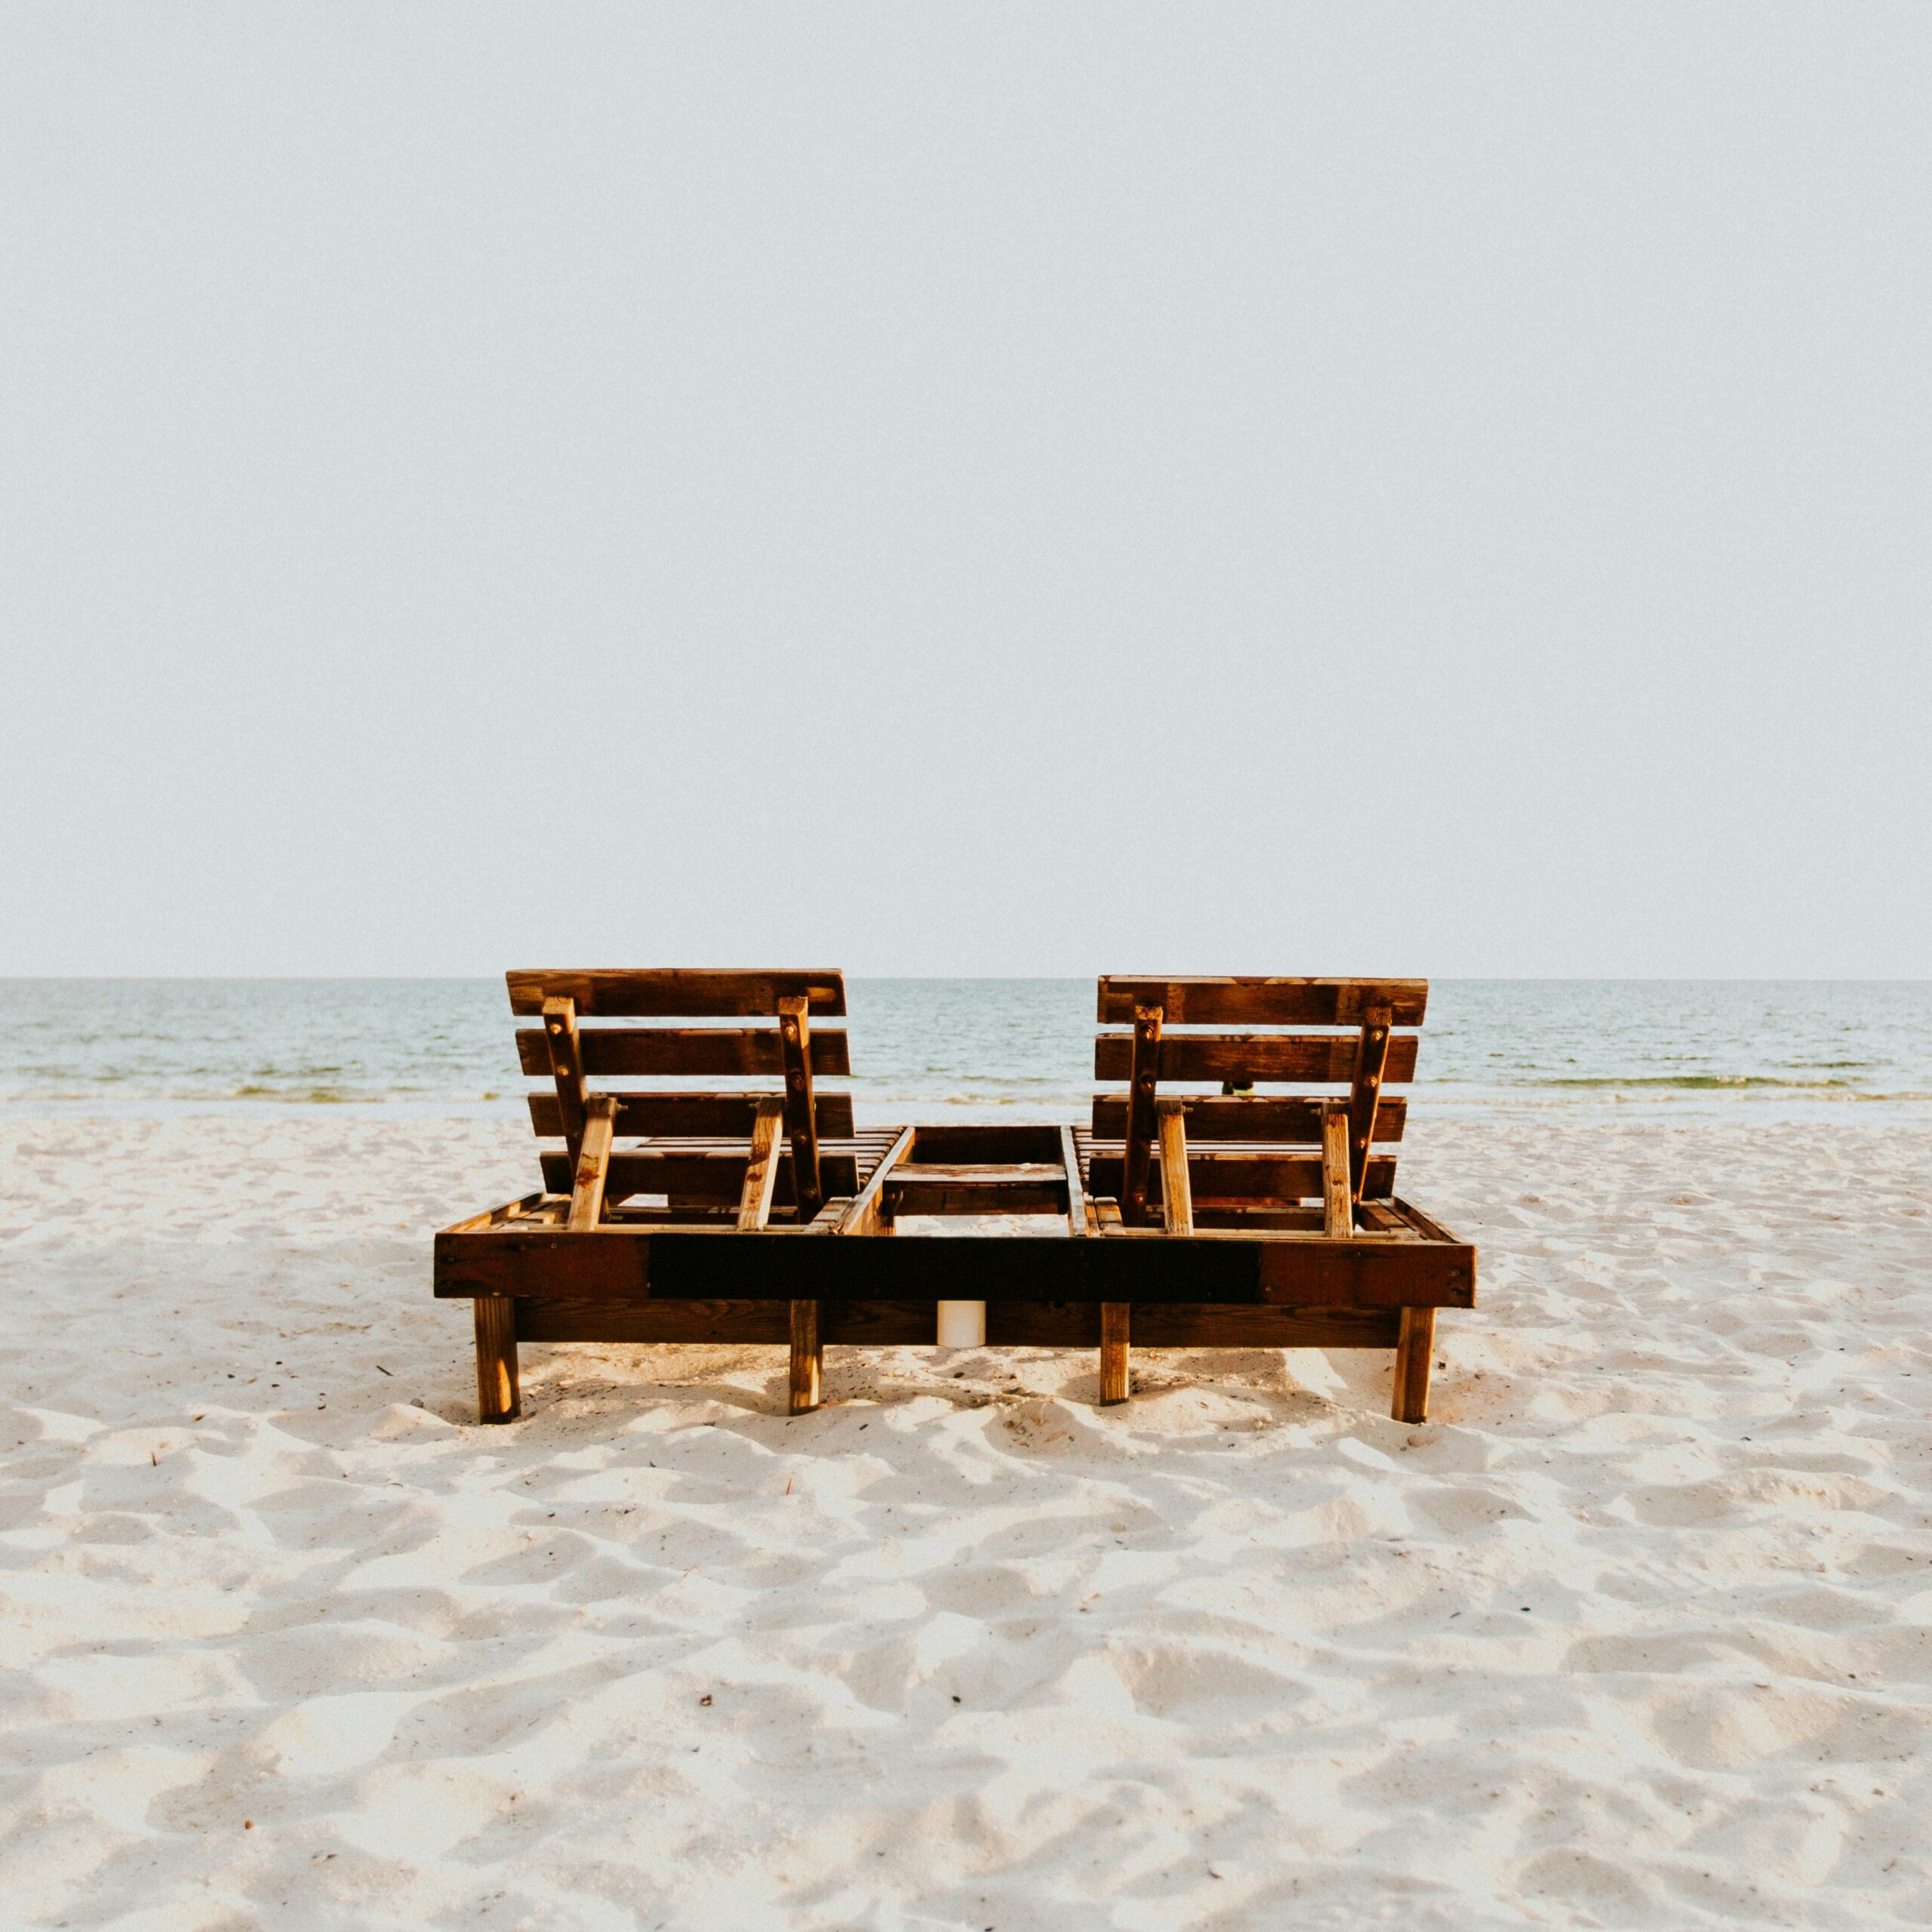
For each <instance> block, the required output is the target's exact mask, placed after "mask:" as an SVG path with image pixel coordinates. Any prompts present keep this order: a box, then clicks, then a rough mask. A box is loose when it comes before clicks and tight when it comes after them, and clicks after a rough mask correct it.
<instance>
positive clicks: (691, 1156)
mask: <svg viewBox="0 0 1932 1932" xmlns="http://www.w3.org/2000/svg"><path fill="white" fill-rule="evenodd" d="M745 1161H746V1149H745V1147H744V1146H743V1144H742V1143H741V1144H740V1146H737V1147H714V1148H697V1147H680V1146H677V1145H675V1143H671V1144H669V1145H668V1146H665V1147H663V1148H662V1149H660V1148H657V1147H641V1148H622V1147H620V1148H619V1149H617V1151H616V1152H614V1154H612V1155H611V1166H610V1174H609V1178H608V1182H607V1183H606V1195H607V1198H608V1199H610V1200H611V1201H623V1200H627V1199H628V1198H629V1197H630V1196H631V1195H633V1194H668V1195H676V1196H679V1197H681V1198H685V1199H687V1200H691V1201H736V1200H737V1198H738V1196H739V1195H740V1192H742V1191H743V1188H744V1184H745ZM538 1164H539V1165H540V1167H541V1168H542V1169H543V1184H544V1186H546V1188H548V1189H549V1190H550V1191H551V1192H552V1193H555V1194H564V1193H568V1192H570V1190H571V1186H572V1180H571V1176H572V1175H573V1174H574V1169H573V1168H572V1167H571V1163H570V1157H569V1156H568V1155H567V1154H565V1153H562V1152H552V1151H549V1150H546V1151H544V1152H541V1153H540V1155H538ZM819 1184H820V1186H822V1187H823V1189H825V1191H826V1193H827V1194H855V1193H857V1192H858V1187H859V1163H858V1158H857V1155H855V1154H854V1152H852V1150H851V1149H849V1148H839V1149H833V1148H826V1149H822V1150H821V1152H820V1155H819ZM797 1202H798V1195H797V1193H796V1191H795V1189H793V1187H792V1150H791V1149H789V1147H781V1148H780V1149H779V1150H778V1192H777V1203H778V1205H779V1206H780V1207H795V1206H796V1205H797Z"/></svg>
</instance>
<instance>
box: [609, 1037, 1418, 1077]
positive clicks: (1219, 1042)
mask: <svg viewBox="0 0 1932 1932" xmlns="http://www.w3.org/2000/svg"><path fill="white" fill-rule="evenodd" d="M592 1037H594V1036H593V1035H589V1034H586V1035H585V1038H586V1040H589V1038H592ZM1137 1039H1138V1035H1137V1033H1100V1034H1097V1035H1095V1036H1094V1078H1096V1079H1099V1080H1128V1079H1135V1080H1137V1079H1138V1078H1139V1075H1138V1073H1137V1071H1136V1069H1137V1065H1138V1062H1137V1058H1136V1047H1137ZM1388 1039H1389V1049H1388V1061H1387V1065H1386V1068H1385V1069H1384V1072H1383V1078H1385V1079H1388V1080H1392V1081H1406V1080H1409V1079H1411V1078H1413V1077H1414V1073H1415V1070H1416V1036H1415V1035H1414V1034H1413V1033H1395V1034H1391V1035H1388ZM1355 1057H1356V1037H1355V1035H1352V1034H1349V1033H1166V1034H1164V1035H1162V1036H1161V1041H1160V1052H1159V1056H1158V1065H1157V1069H1156V1072H1157V1077H1158V1078H1159V1079H1160V1080H1161V1081H1162V1082H1163V1083H1164V1082H1167V1081H1183V1080H1192V1081H1210V1080H1211V1081H1227V1080H1232V1081H1237V1082H1239V1083H1242V1084H1253V1083H1254V1081H1257V1080H1275V1081H1279V1080H1312V1081H1328V1082H1330V1083H1331V1084H1335V1085H1337V1086H1343V1085H1346V1084H1348V1082H1349V1081H1352V1079H1353V1078H1355ZM592 1071H593V1072H594V1071H595V1068H593V1069H592ZM1135 1091H1139V1090H1138V1088H1136V1090H1135Z"/></svg>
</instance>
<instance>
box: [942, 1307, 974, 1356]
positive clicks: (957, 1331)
mask: <svg viewBox="0 0 1932 1932" xmlns="http://www.w3.org/2000/svg"><path fill="white" fill-rule="evenodd" d="M937 1340H938V1343H939V1346H940V1347H941V1348H943V1349H983V1348H984V1347H985V1346H986V1303H984V1302H983V1301H943V1302H941V1303H940V1305H939V1334H938V1337H937Z"/></svg>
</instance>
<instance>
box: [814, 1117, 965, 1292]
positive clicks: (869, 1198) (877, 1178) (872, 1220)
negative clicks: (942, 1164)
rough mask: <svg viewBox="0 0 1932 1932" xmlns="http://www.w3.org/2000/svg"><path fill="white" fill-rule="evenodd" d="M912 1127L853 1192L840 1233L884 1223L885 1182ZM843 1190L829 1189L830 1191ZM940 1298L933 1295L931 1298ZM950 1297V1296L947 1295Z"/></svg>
mask: <svg viewBox="0 0 1932 1932" xmlns="http://www.w3.org/2000/svg"><path fill="white" fill-rule="evenodd" d="M911 1151H912V1128H905V1129H904V1130H903V1131H902V1132H901V1133H900V1136H899V1137H898V1139H897V1140H895V1141H894V1142H893V1143H892V1145H891V1147H889V1148H888V1149H887V1150H886V1152H885V1153H884V1155H883V1156H882V1157H881V1159H880V1161H879V1164H878V1166H877V1167H875V1168H873V1170H872V1177H871V1178H870V1179H869V1180H868V1181H867V1182H866V1184H865V1186H863V1188H860V1189H857V1192H855V1193H854V1195H853V1198H852V1204H851V1207H848V1208H847V1209H846V1211H845V1212H844V1215H843V1216H842V1217H841V1218H840V1220H839V1223H838V1232H839V1233H841V1235H875V1234H877V1233H878V1232H880V1230H881V1228H882V1227H884V1226H885V1225H887V1208H888V1202H887V1199H886V1193H885V1184H886V1183H887V1181H888V1180H890V1179H891V1177H892V1171H893V1169H894V1168H896V1167H897V1165H898V1164H899V1163H900V1161H903V1160H904V1159H905V1158H906V1155H907V1154H909V1152H911ZM843 1191H844V1190H842V1189H832V1192H843ZM939 1299H940V1297H937V1296H936V1297H934V1300H939ZM948 1299H951V1297H948Z"/></svg>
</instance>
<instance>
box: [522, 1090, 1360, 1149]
mask: <svg viewBox="0 0 1932 1932" xmlns="http://www.w3.org/2000/svg"><path fill="white" fill-rule="evenodd" d="M612 1098H613V1099H614V1100H616V1102H617V1135H618V1138H619V1139H620V1140H624V1139H629V1138H633V1137H637V1136H638V1135H654V1136H663V1137H669V1138H671V1139H674V1140H745V1139H746V1138H748V1137H749V1135H750V1133H751V1131H752V1121H754V1120H755V1118H757V1115H758V1101H759V1100H760V1098H761V1096H759V1095H758V1094H755V1093H745V1094H614V1095H612ZM812 1098H813V1111H814V1114H815V1115H816V1116H817V1121H818V1137H819V1139H820V1141H821V1142H824V1141H827V1140H851V1138H852V1135H853V1132H854V1129H853V1124H852V1097H851V1094H833V1093H814V1095H813V1097H812ZM529 1099H530V1124H531V1127H532V1128H534V1129H535V1131H537V1133H538V1134H540V1135H543V1136H545V1137H549V1138H552V1139H554V1138H555V1137H557V1136H558V1135H560V1134H561V1133H562V1132H563V1131H564V1124H563V1115H562V1112H561V1109H560V1108H559V1107H558V1104H557V1097H556V1096H555V1094H542V1093H534V1094H531V1096H530V1097H529ZM1395 1104H1396V1103H1395V1102H1393V1101H1392V1102H1390V1103H1389V1106H1394V1105H1395ZM1388 1110H1389V1109H1388V1107H1385V1108H1384V1109H1383V1112H1385V1113H1386V1112H1388Z"/></svg>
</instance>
